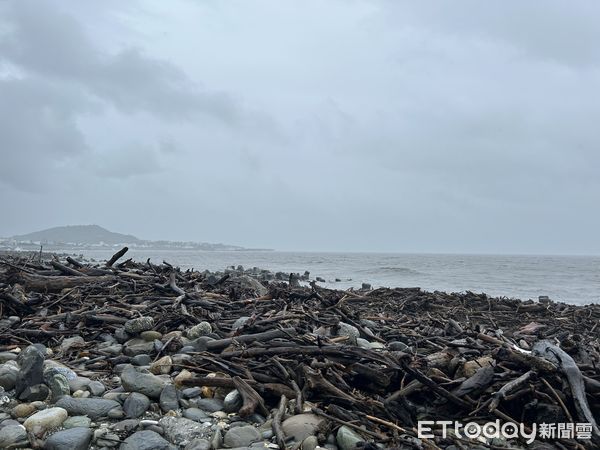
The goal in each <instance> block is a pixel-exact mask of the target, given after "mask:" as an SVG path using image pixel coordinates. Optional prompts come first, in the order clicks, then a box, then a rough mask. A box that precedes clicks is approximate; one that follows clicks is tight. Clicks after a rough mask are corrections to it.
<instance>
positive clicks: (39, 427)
mask: <svg viewBox="0 0 600 450" xmlns="http://www.w3.org/2000/svg"><path fill="white" fill-rule="evenodd" d="M67 417H68V414H67V410H66V409H64V408H59V407H54V408H48V409H44V410H42V411H39V412H37V413H35V414H34V415H32V416H30V417H29V418H28V419H27V420H26V421H25V423H24V424H23V425H24V426H25V428H26V429H27V431H29V432H32V433H33V434H35V435H36V436H38V437H41V436H43V435H44V433H45V432H46V431H48V430H51V429H53V428H57V427H59V426H60V425H62V423H63V422H64V421H65V420H66V419H67Z"/></svg>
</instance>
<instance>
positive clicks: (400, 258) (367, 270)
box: [66, 249, 600, 304]
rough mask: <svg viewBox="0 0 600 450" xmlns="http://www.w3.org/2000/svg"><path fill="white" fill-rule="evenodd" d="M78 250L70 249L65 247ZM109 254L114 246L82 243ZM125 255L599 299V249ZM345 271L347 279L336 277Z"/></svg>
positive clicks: (343, 284) (348, 283)
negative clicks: (572, 252)
mask: <svg viewBox="0 0 600 450" xmlns="http://www.w3.org/2000/svg"><path fill="white" fill-rule="evenodd" d="M66 252H67V253H72V250H71V251H66ZM78 253H81V254H83V255H84V256H86V257H89V258H95V259H108V258H109V257H110V256H111V255H112V253H113V251H111V250H83V251H78ZM126 257H133V258H134V259H136V260H139V261H145V260H146V259H148V258H150V259H151V260H152V261H153V262H155V263H160V262H162V261H163V260H164V261H166V262H168V263H170V264H173V265H175V266H179V267H181V268H182V269H191V268H193V269H197V270H205V269H209V270H211V271H214V270H223V269H225V268H226V267H228V266H232V265H235V266H238V265H242V266H244V268H251V267H259V268H261V269H269V270H272V271H282V272H299V273H304V271H305V270H308V271H310V274H311V279H312V278H314V277H316V276H319V277H322V278H324V279H325V280H326V283H320V284H321V285H323V286H327V287H332V288H339V289H346V288H349V287H352V286H354V287H360V286H361V284H362V283H363V282H365V283H370V284H371V285H372V286H373V287H374V288H376V287H381V286H384V287H420V288H422V289H425V290H429V291H435V290H438V291H446V292H463V291H473V292H485V293H486V294H488V295H490V296H493V297H513V298H519V299H523V300H527V299H537V298H538V297H539V296H540V295H547V296H548V297H550V298H551V299H552V300H557V301H564V302H567V303H574V304H587V303H599V302H600V256H535V255H529V256H527V255H517V256H510V255H450V254H442V255H437V254H392V253H314V252H279V251H239V252H230V251H229V252H201V251H187V250H150V249H131V250H130V251H129V252H128V253H127V255H126ZM336 279H339V280H341V281H339V282H336V281H335V280H336Z"/></svg>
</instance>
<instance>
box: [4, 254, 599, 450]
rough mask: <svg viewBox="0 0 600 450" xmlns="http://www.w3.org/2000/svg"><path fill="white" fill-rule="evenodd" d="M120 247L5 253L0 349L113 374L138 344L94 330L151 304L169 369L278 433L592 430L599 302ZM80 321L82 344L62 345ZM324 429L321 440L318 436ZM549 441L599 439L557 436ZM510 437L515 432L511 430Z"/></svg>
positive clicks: (285, 439) (280, 439) (408, 436)
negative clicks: (50, 355) (288, 272)
mask: <svg viewBox="0 0 600 450" xmlns="http://www.w3.org/2000/svg"><path fill="white" fill-rule="evenodd" d="M125 253H126V250H125V249H123V250H121V251H119V252H117V253H116V254H115V255H114V256H113V258H111V260H110V261H108V262H107V263H106V264H102V265H95V266H94V265H91V264H88V263H86V262H81V261H79V260H76V259H74V258H72V257H69V258H67V259H66V261H63V260H61V259H55V258H49V259H45V260H44V259H43V258H42V259H41V260H40V259H39V258H38V257H37V255H36V257H35V258H23V257H4V258H3V259H0V314H1V318H0V321H1V322H0V324H2V325H1V328H0V331H1V333H0V349H2V350H3V351H13V350H15V349H22V348H24V347H25V346H27V345H29V343H31V342H39V343H43V344H45V345H47V346H50V347H52V348H53V350H54V355H57V359H58V360H59V362H61V363H62V364H65V365H67V366H69V367H76V368H77V370H78V371H84V372H87V373H88V375H89V376H90V377H93V378H96V379H103V380H105V381H106V383H112V382H113V381H112V380H113V379H114V376H115V375H116V374H115V373H114V372H113V368H114V367H116V366H117V365H121V364H124V363H128V362H130V361H131V356H130V355H129V354H128V353H126V352H123V353H119V354H116V355H115V354H111V353H110V352H107V351H105V350H103V346H101V345H100V344H101V340H102V337H103V336H104V337H106V335H114V336H124V334H123V333H124V330H123V328H124V327H125V326H126V324H128V322H129V321H130V320H132V319H137V318H139V317H140V316H149V317H150V318H151V319H152V320H151V323H152V324H153V325H152V330H153V331H156V332H158V333H159V334H158V336H159V337H158V338H157V339H156V340H155V341H154V342H153V346H152V350H150V351H149V353H150V356H151V357H152V358H153V359H154V360H155V361H156V360H158V358H160V357H166V356H170V357H172V358H173V361H177V362H173V363H172V364H168V365H167V366H168V367H170V369H169V370H171V372H170V375H171V376H172V377H174V378H175V377H177V376H178V375H179V374H181V373H183V371H184V370H187V371H189V372H192V376H191V377H190V376H187V377H183V376H182V377H180V378H181V379H180V380H178V382H177V383H178V384H177V386H184V387H185V386H200V387H203V388H204V389H210V390H211V391H210V392H212V394H211V395H213V394H214V395H215V396H223V395H225V394H226V393H227V392H228V391H231V390H233V389H237V390H238V391H239V393H240V395H241V396H242V400H243V404H242V407H241V409H240V410H239V411H237V414H238V415H239V416H243V417H246V418H249V417H253V415H254V413H258V414H260V415H263V416H265V417H270V418H272V419H273V422H272V428H273V434H274V437H273V442H274V443H276V444H277V445H278V446H279V447H280V448H296V447H299V446H300V445H301V443H298V442H292V441H290V437H289V436H285V435H284V433H283V429H282V426H281V424H282V423H283V421H285V419H286V418H287V417H289V416H290V415H293V414H301V413H305V412H307V411H312V412H313V413H314V414H317V415H319V416H321V417H323V418H325V419H326V426H325V429H326V430H328V431H327V432H329V431H332V432H333V433H334V434H335V432H336V431H337V428H338V427H339V426H341V425H345V426H347V427H349V428H350V429H352V430H354V431H355V432H356V433H357V434H358V435H359V436H361V438H362V439H364V440H365V441H366V442H365V443H364V445H363V448H365V449H371V448H373V445H374V444H375V443H379V444H383V445H384V446H385V447H386V448H445V447H447V446H449V445H454V447H455V448H459V449H463V448H471V447H473V446H475V445H484V446H487V447H488V448H495V447H494V444H492V443H491V442H490V441H488V442H486V443H481V442H477V443H475V442H473V441H470V440H469V439H466V438H458V437H456V436H449V437H447V438H446V439H442V438H441V436H439V433H438V434H436V435H435V438H431V439H417V435H416V426H417V423H418V421H419V420H451V421H459V422H462V423H467V422H469V421H472V420H475V421H477V422H478V423H486V422H489V421H494V420H496V419H499V420H500V421H501V422H502V423H505V422H513V423H520V422H523V423H524V424H525V426H526V427H527V428H530V427H531V426H532V424H534V423H542V422H544V421H546V422H547V421H549V420H554V421H558V419H557V417H558V418H562V417H564V419H562V420H563V421H565V420H569V418H572V419H573V420H574V421H575V420H576V421H579V422H589V423H591V424H593V435H594V439H597V438H598V427H597V425H596V424H597V421H598V413H597V411H600V374H599V372H598V369H597V367H600V344H599V342H600V326H598V323H599V322H600V306H599V305H587V306H575V305H565V304H561V303H555V302H546V303H544V304H543V305H542V304H537V303H535V302H522V301H519V300H514V299H506V298H496V299H491V298H488V297H487V296H485V294H475V293H471V292H466V293H461V294H447V293H443V292H433V293H432V292H425V291H422V290H420V289H418V288H397V289H377V290H359V291H354V290H347V291H338V290H333V289H326V288H323V287H320V286H318V285H317V284H316V283H313V284H312V285H309V286H306V285H303V284H301V283H300V282H299V278H298V277H297V276H292V277H287V276H286V277H283V278H289V279H290V280H292V283H291V284H290V283H288V282H285V281H283V280H281V278H279V279H278V280H271V281H268V282H266V281H261V283H262V284H263V286H264V287H265V288H266V289H267V291H268V292H267V293H265V291H264V290H262V289H261V292H260V293H259V292H257V291H256V290H254V289H253V288H252V287H251V286H249V285H248V284H244V283H241V282H240V281H239V277H238V275H240V274H241V272H237V271H236V270H230V271H228V272H227V273H223V272H219V273H214V274H211V273H203V272H195V271H182V270H180V269H178V268H177V267H175V266H174V265H172V264H168V263H164V262H163V263H162V264H154V263H151V262H150V261H145V262H143V263H139V262H136V261H134V260H126V261H123V262H121V263H117V261H118V260H119V258H121V257H122V256H123V255H124V254H125ZM244 275H247V274H246V273H244ZM251 275H252V276H255V274H251ZM241 317H245V319H244V321H243V324H242V325H240V324H239V323H237V324H236V322H238V320H239V319H240V318H241ZM17 318H18V320H16V319H17ZM200 322H208V323H209V325H210V326H209V327H208V328H207V329H206V330H205V333H206V335H203V336H201V337H198V335H197V333H196V334H193V333H192V332H191V330H192V329H193V327H194V326H196V325H197V324H199V323H200ZM234 324H235V325H234ZM205 328H206V327H205ZM73 336H80V337H81V338H83V339H84V342H85V344H83V346H82V347H73V348H70V347H69V346H66V347H65V348H63V349H61V348H60V345H61V344H62V343H63V342H65V341H64V340H65V339H66V338H69V337H73ZM160 336H162V337H160ZM130 338H133V339H137V340H138V341H139V337H138V336H136V335H132V336H127V335H125V337H123V340H122V341H120V343H122V345H123V347H124V348H127V347H128V346H129V345H130V344H131V343H132V342H133V343H135V342H138V341H131V340H129V339H130ZM126 339H127V340H126ZM184 348H185V350H183V349H184ZM532 349H533V351H531V350H532ZM174 355H177V358H175V357H174ZM208 374H210V376H206V375H208ZM88 375H86V376H88ZM563 385H564V386H568V389H563ZM156 409H157V410H158V408H156ZM270 411H273V413H272V414H271V412H270ZM318 438H319V439H320V441H319V443H320V444H321V445H324V444H325V442H324V441H323V440H324V439H325V438H326V436H321V435H320V434H318ZM543 443H544V445H546V444H548V445H552V446H553V447H551V448H560V449H565V448H569V449H571V448H572V449H574V448H581V446H587V447H588V448H596V447H595V446H596V445H597V442H596V441H595V440H594V441H592V440H580V441H579V442H576V440H575V439H567V438H560V437H556V438H555V439H550V440H548V441H543ZM537 444H539V445H541V444H542V441H540V440H539V439H538V440H537ZM506 445H507V446H508V448H510V446H513V448H514V447H518V446H521V447H523V446H524V444H523V442H522V441H519V440H518V439H516V440H511V441H510V442H508V443H506ZM577 446H579V447H577Z"/></svg>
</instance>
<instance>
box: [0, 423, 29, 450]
mask: <svg viewBox="0 0 600 450" xmlns="http://www.w3.org/2000/svg"><path fill="white" fill-rule="evenodd" d="M23 447H29V439H28V438H27V430H26V429H25V427H24V426H23V425H20V424H15V425H7V426H4V427H2V428H1V429H0V448H3V449H13V448H23Z"/></svg>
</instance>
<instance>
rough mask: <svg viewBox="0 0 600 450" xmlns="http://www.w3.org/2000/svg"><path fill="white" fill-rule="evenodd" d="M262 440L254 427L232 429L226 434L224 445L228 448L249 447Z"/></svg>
mask: <svg viewBox="0 0 600 450" xmlns="http://www.w3.org/2000/svg"><path fill="white" fill-rule="evenodd" d="M260 440H262V436H261V434H260V433H259V431H258V430H257V429H256V428H254V427H253V426H252V425H246V426H241V427H235V428H231V429H230V430H229V431H227V433H225V438H224V440H223V443H224V444H225V445H226V446H227V447H248V446H249V445H250V444H252V443H254V442H258V441H260Z"/></svg>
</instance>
